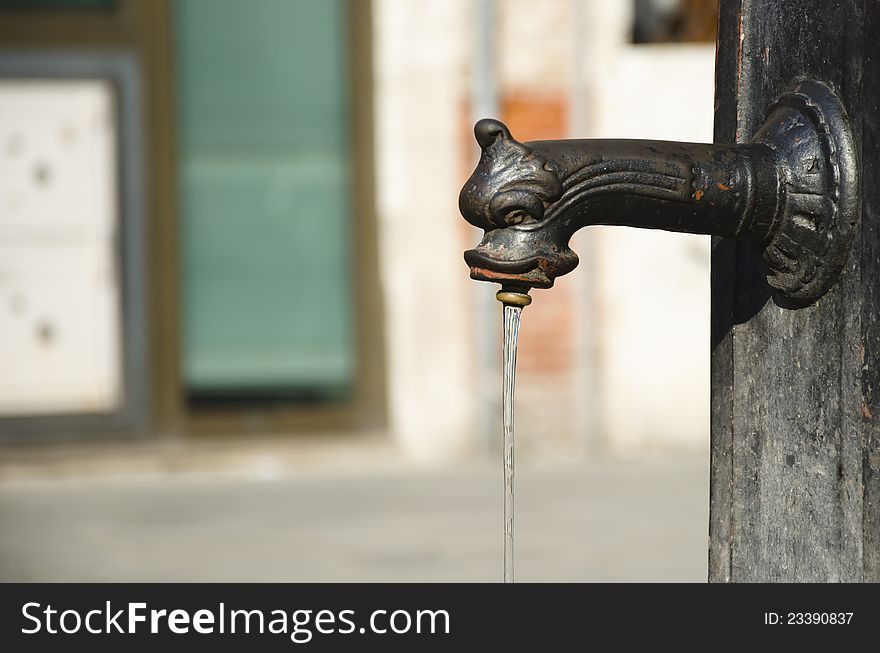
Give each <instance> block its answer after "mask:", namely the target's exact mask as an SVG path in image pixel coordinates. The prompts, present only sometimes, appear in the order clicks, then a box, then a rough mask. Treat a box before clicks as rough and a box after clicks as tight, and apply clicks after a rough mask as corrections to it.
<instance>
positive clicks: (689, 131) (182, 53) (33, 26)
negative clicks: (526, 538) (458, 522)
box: [0, 0, 715, 460]
mask: <svg viewBox="0 0 880 653" xmlns="http://www.w3.org/2000/svg"><path fill="white" fill-rule="evenodd" d="M707 17H708V18H707ZM714 20H715V14H714V4H713V2H711V0H707V1H704V2H696V1H694V0H682V1H681V2H678V1H671V2H659V1H655V2H646V1H642V0H639V1H634V2H630V1H629V0H619V1H615V2H607V1H603V0H547V1H546V2H541V3H534V2H528V1H527V0H495V1H494V2H488V1H484V0H447V1H445V2H432V1H431V0H372V2H367V1H366V0H327V1H322V2H310V1H308V0H258V1H256V2H242V1H240V0H40V1H39V2H25V1H24V0H0V116H2V121H0V123H2V126H0V234H2V236H0V331H2V333H3V339H2V343H0V355H2V357H3V361H4V362H3V367H2V370H0V395H2V396H0V436H2V437H3V438H5V439H6V440H9V441H12V440H15V441H18V442H22V441H23V442H29V443H49V442H52V441H54V438H55V436H58V435H64V436H66V437H70V438H74V439H83V440H86V439H92V438H94V437H95V436H96V435H102V434H103V435H106V436H108V437H127V436H129V435H138V436H140V437H145V438H154V439H161V438H193V437H201V436H204V437H217V436H234V437H248V436H249V435H253V434H269V435H279V436H284V437H288V436H289V437H297V436H298V435H300V434H315V433H318V434H325V435H326V437H328V438H330V437H333V435H334V434H339V433H345V434H350V435H354V436H355V437H359V434H362V435H364V436H366V435H367V434H375V433H380V434H382V437H387V438H389V439H390V440H392V441H393V442H395V443H397V444H398V445H399V447H400V449H401V450H402V451H405V452H406V453H407V454H408V455H410V456H412V457H413V458H417V459H422V460H438V459H448V458H456V457H461V456H466V455H468V454H472V453H475V452H479V451H485V450H487V449H492V448H493V442H494V441H495V435H494V434H495V428H496V425H497V419H498V417H497V415H498V412H499V410H500V407H499V394H500V378H499V376H500V372H499V371H498V370H499V365H498V353H499V350H500V308H499V306H498V305H497V303H495V302H494V299H492V296H493V294H494V290H495V289H494V288H492V287H490V286H489V285H488V284H478V283H476V282H472V281H470V280H469V279H468V276H467V268H466V266H465V265H464V263H463V261H462V258H461V253H462V251H463V250H464V249H466V248H468V247H470V246H472V244H473V242H474V241H475V238H476V236H477V235H476V234H475V233H474V232H473V230H471V229H470V228H469V227H468V225H466V224H465V223H464V221H463V220H461V219H460V216H459V215H458V210H457V195H458V190H459V188H460V187H461V185H462V183H463V181H464V180H465V179H466V178H467V176H468V175H469V173H470V170H471V169H472V167H473V165H474V163H475V160H476V156H477V152H476V149H475V145H474V142H473V138H472V133H471V124H472V122H473V118H474V115H475V113H476V112H477V111H478V109H480V108H481V107H485V106H487V104H486V103H487V101H488V102H490V104H493V105H494V106H495V107H496V108H497V113H498V114H499V117H501V118H502V119H503V120H505V121H506V122H507V123H508V125H509V126H510V127H511V130H512V131H513V133H514V135H515V136H516V137H517V138H518V139H520V140H530V139H538V138H562V137H569V136H571V137H574V136H577V137H590V136H602V137H634V138H666V139H675V140H695V141H701V140H702V141H707V140H710V139H711V125H712V93H711V89H712V86H713V83H712V74H713V73H712V70H713V58H714V46H713V44H712V43H711V42H706V41H707V39H708V40H710V41H711V39H712V38H713V34H712V32H711V26H712V25H713V24H714ZM707 25H709V27H708V28H707V27H706V26H707ZM575 250H576V251H578V252H579V254H580V255H581V260H582V263H581V266H580V268H579V269H578V270H576V271H575V272H574V273H572V274H571V275H569V276H567V277H563V278H562V279H560V280H559V281H558V282H557V287H555V288H554V289H552V290H550V291H535V292H534V293H533V296H534V303H533V305H532V306H531V307H530V308H529V309H528V310H527V311H526V312H525V314H524V319H523V326H522V336H521V344H520V354H519V369H518V408H517V410H518V414H517V418H518V422H517V434H518V438H519V443H520V444H521V448H522V450H523V452H524V453H525V454H526V455H532V454H534V455H553V456H556V455H559V456H569V455H582V454H584V453H588V454H592V453H596V452H602V451H613V452H627V451H632V450H636V449H642V448H645V447H666V446H686V447H705V446H707V443H708V359H709V350H708V340H709V339H708V325H709V321H708V312H709V311H708V301H709V297H708V295H709V289H708V283H709V281H708V279H709V275H708V265H709V264H708V251H709V243H708V240H707V239H700V238H699V237H689V236H682V235H669V234H653V233H637V232H635V231H632V230H624V229H592V230H589V232H588V233H587V232H582V233H580V234H578V235H577V237H576V243H575ZM492 333H495V334H497V338H496V339H494V340H493V337H492ZM486 334H488V336H487V335H486ZM322 437H323V436H322Z"/></svg>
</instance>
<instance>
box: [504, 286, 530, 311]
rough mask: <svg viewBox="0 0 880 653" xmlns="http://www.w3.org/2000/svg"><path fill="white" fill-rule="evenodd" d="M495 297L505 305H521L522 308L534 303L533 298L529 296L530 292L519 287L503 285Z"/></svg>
mask: <svg viewBox="0 0 880 653" xmlns="http://www.w3.org/2000/svg"><path fill="white" fill-rule="evenodd" d="M495 299H497V300H498V301H499V302H501V303H502V304H504V305H505V306H519V307H521V308H525V307H526V306H528V305H529V304H531V303H532V298H531V297H530V296H529V294H528V292H527V291H523V290H520V289H518V288H516V289H514V288H503V287H502V288H501V290H499V291H498V292H497V293H495Z"/></svg>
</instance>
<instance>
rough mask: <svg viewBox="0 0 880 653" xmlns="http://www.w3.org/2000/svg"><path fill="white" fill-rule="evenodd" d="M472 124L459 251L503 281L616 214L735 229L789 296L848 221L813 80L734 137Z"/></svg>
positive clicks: (831, 137) (853, 190) (710, 229)
mask: <svg viewBox="0 0 880 653" xmlns="http://www.w3.org/2000/svg"><path fill="white" fill-rule="evenodd" d="M474 133H475V135H476V138H477V141H478V143H479V144H480V147H481V148H482V155H481V157H480V162H479V164H478V165H477V168H476V170H475V171H474V173H473V175H472V176H471V177H470V179H469V180H468V182H467V183H466V184H465V186H464V188H463V189H462V192H461V196H460V200H459V206H460V208H461V212H462V215H463V216H464V217H465V218H466V219H467V220H468V222H470V223H471V224H474V225H476V226H478V227H481V228H482V229H484V230H485V236H484V238H483V240H482V242H481V243H480V244H479V245H478V246H477V247H476V248H475V249H471V250H469V251H467V252H465V261H466V262H467V263H468V265H470V267H471V276H472V277H473V278H474V279H480V280H483V281H495V282H498V283H501V284H502V286H504V287H506V288H519V289H526V290H527V289H528V288H549V287H551V286H552V285H553V281H554V279H555V278H556V277H558V276H561V275H563V274H566V273H568V272H570V271H571V270H573V269H574V268H575V266H576V265H577V263H578V257H577V255H576V254H575V253H574V252H573V251H572V250H571V248H570V247H569V240H570V238H571V236H572V234H574V232H575V231H577V230H578V229H580V228H582V227H584V226H587V225H624V226H630V227H642V228H648V229H664V230H668V231H678V232H687V233H696V234H711V235H715V236H724V237H727V238H739V239H747V240H749V241H750V242H751V243H752V245H753V247H754V248H755V249H756V250H757V251H758V252H759V253H760V254H761V256H762V258H763V261H764V265H765V273H766V277H767V282H768V283H769V285H770V286H771V287H772V288H774V289H775V291H777V293H778V294H779V295H780V296H781V297H782V298H783V299H784V300H785V302H787V303H788V304H789V305H791V306H802V305H807V304H810V303H812V302H814V301H816V300H817V299H818V298H819V297H821V296H822V295H823V294H824V293H825V292H827V291H828V289H829V288H830V287H831V286H832V285H833V284H834V283H835V281H836V280H837V278H838V276H839V275H840V272H841V270H842V269H843V266H844V264H845V262H846V258H847V253H848V251H849V248H850V244H851V242H852V236H853V232H854V229H855V227H856V225H857V222H858V216H859V190H858V184H859V181H858V171H857V159H856V155H855V149H854V145H853V137H852V133H851V129H850V126H849V121H848V119H847V117H846V113H845V111H844V110H843V108H842V106H841V104H840V102H839V100H838V99H837V97H836V96H835V95H834V93H833V91H831V89H830V88H828V87H827V86H825V85H824V84H821V83H818V82H813V81H804V82H801V83H799V84H797V85H795V86H794V87H793V88H791V89H790V90H788V91H787V92H785V93H783V94H782V95H781V96H780V97H779V98H778V100H777V102H776V103H775V104H774V105H773V106H772V107H771V108H770V110H769V111H768V112H767V114H766V119H765V121H764V122H763V124H762V125H761V126H760V127H759V128H758V129H757V130H756V132H755V134H754V137H753V139H752V141H751V142H750V143H747V144H740V145H709V144H698V143H674V142H665V141H641V140H600V139H592V140H563V141H536V142H530V143H520V142H518V141H516V140H515V139H514V138H513V137H512V136H511V134H510V131H509V130H508V129H507V127H506V126H504V125H503V124H502V123H500V122H498V121H497V120H491V119H485V120H481V121H480V122H478V123H477V125H476V127H475V128H474Z"/></svg>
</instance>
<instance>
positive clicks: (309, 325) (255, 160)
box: [176, 0, 354, 397]
mask: <svg viewBox="0 0 880 653" xmlns="http://www.w3.org/2000/svg"><path fill="white" fill-rule="evenodd" d="M344 7H345V3H344V2H343V1H341V0H330V1H327V0H321V1H320V2H315V1H313V0H259V1H258V2H245V1H244V0H177V2H176V21H177V24H176V31H177V43H178V52H177V57H178V102H179V121H180V159H179V161H180V186H181V188H180V193H181V205H180V207H181V221H182V242H183V246H182V264H183V265H182V269H183V277H184V288H183V310H182V314H183V331H184V351H183V362H184V365H183V369H184V381H185V384H186V387H187V389H188V390H189V391H190V392H191V393H193V394H196V395H198V394H200V393H206V394H212V393H220V394H222V393H240V392H245V393H260V392H265V393H270V394H274V393H277V392H279V391H280V392H293V393H304V394H307V395H308V396H326V397H336V396H340V395H342V394H345V393H346V392H347V391H348V390H349V389H350V386H351V383H352V377H353V373H354V369H353V365H354V363H353V361H354V352H353V350H352V334H351V330H352V324H351V322H352V307H351V289H350V285H351V279H350V270H351V267H350V262H349V259H350V252H351V243H350V238H349V233H350V229H349V226H350V206H349V200H348V190H349V163H348V162H349V152H348V149H347V140H348V139H347V133H346V129H347V122H348V118H347V116H348V106H347V97H346V93H345V92H344V91H345V87H346V74H347V70H346V66H345V61H346V57H347V53H346V41H345V15H344Z"/></svg>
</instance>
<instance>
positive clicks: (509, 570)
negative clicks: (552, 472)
mask: <svg viewBox="0 0 880 653" xmlns="http://www.w3.org/2000/svg"><path fill="white" fill-rule="evenodd" d="M521 314H522V306H512V305H510V304H505V305H504V350H503V357H504V367H503V384H502V387H501V388H502V389H501V405H502V416H503V424H504V441H503V455H504V582H505V583H512V582H513V390H514V383H515V380H516V342H517V339H518V338H519V320H520V315H521Z"/></svg>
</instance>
